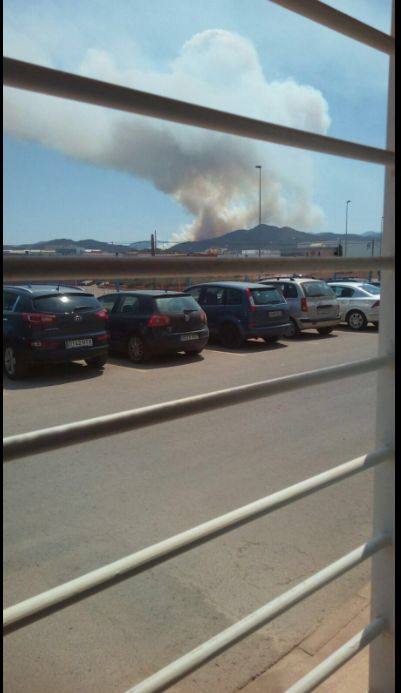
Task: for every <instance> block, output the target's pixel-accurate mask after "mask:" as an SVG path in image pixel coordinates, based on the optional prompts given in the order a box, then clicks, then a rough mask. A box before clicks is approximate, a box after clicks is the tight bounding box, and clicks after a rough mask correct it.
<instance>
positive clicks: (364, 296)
mask: <svg viewBox="0 0 401 693" xmlns="http://www.w3.org/2000/svg"><path fill="white" fill-rule="evenodd" d="M330 286H331V288H332V289H333V291H334V292H335V294H336V296H337V300H338V302H339V304H340V314H341V320H342V321H343V322H346V323H347V324H348V326H349V327H350V328H351V329H352V330H362V329H364V328H365V327H366V325H367V324H368V322H372V323H373V324H374V325H375V327H377V326H378V324H379V306H380V287H377V286H374V285H373V284H369V283H367V282H353V283H351V282H344V283H343V282H330Z"/></svg>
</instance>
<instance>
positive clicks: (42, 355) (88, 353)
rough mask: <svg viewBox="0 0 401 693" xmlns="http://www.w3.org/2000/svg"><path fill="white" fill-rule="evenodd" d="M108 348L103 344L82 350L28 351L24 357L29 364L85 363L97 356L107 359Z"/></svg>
mask: <svg viewBox="0 0 401 693" xmlns="http://www.w3.org/2000/svg"><path fill="white" fill-rule="evenodd" d="M108 351H109V349H108V346H107V345H106V346H105V345H104V344H102V345H100V346H94V347H84V348H82V349H33V348H32V349H26V350H24V351H23V356H24V358H25V359H26V361H27V362H28V363H69V362H71V361H85V360H86V359H90V358H95V357H97V356H104V357H107V355H108Z"/></svg>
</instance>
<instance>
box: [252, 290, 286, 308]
mask: <svg viewBox="0 0 401 693" xmlns="http://www.w3.org/2000/svg"><path fill="white" fill-rule="evenodd" d="M251 297H252V301H253V304H254V305H255V306H266V305H268V304H269V303H270V304H271V303H283V302H284V299H283V297H282V295H281V294H280V292H279V291H277V289H273V288H269V287H267V288H266V289H251Z"/></svg>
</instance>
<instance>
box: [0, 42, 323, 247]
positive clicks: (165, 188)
mask: <svg viewBox="0 0 401 693" xmlns="http://www.w3.org/2000/svg"><path fill="white" fill-rule="evenodd" d="M24 57H25V59H32V60H35V55H33V56H32V55H29V56H24ZM37 62H41V61H40V60H37ZM47 64H49V60H47ZM76 72H78V73H80V74H85V75H87V76H92V77H95V78H97V79H102V80H105V81H111V82H115V83H119V84H124V85H127V86H133V87H135V88H138V89H143V90H144V91H151V92H155V93H158V94H162V95H166V96H167V95H168V96H174V97H175V98H178V99H184V100H187V101H192V102H195V103H202V104H204V105H209V106H212V107H215V108H220V109H222V110H226V111H231V112H234V113H240V114H244V115H248V116H251V117H255V118H259V119H264V120H270V121H273V122H277V123H280V124H283V125H288V126H292V127H297V128H302V129H306V130H310V131H313V132H318V133H325V132H327V129H328V127H329V125H330V117H329V114H328V105H327V102H326V100H325V99H324V97H323V95H322V94H321V92H320V91H318V90H316V89H314V88H313V87H311V86H307V85H300V84H297V83H296V82H295V81H294V80H292V79H288V80H284V81H271V82H268V81H267V80H266V77H265V76H264V74H263V71H262V68H261V65H260V62H259V59H258V56H257V53H256V51H255V49H254V47H253V45H252V44H251V43H250V41H248V40H247V39H245V38H244V37H242V36H239V35H237V34H234V33H231V32H228V31H223V30H218V29H213V30H209V31H204V32H202V33H199V34H196V35H195V36H193V37H192V38H191V39H190V40H189V41H187V42H186V43H185V44H184V45H183V47H182V49H181V51H180V53H179V54H178V56H177V58H176V59H175V60H174V61H172V62H171V63H170V65H169V66H168V70H167V71H166V72H155V71H152V70H147V69H143V68H137V67H133V68H131V69H129V70H121V69H119V68H118V66H117V65H116V64H115V62H114V60H113V59H112V57H111V56H110V55H109V54H108V53H106V52H104V51H99V50H95V49H90V50H88V51H87V53H86V55H85V57H84V60H83V61H82V63H81V64H80V65H79V66H77V68H76ZM4 124H5V130H6V131H7V132H8V133H9V134H10V135H12V136H15V137H18V138H22V139H26V140H30V141H34V142H37V143H40V144H42V145H43V146H45V147H49V148H52V149H56V150H58V151H60V152H62V153H63V154H65V155H67V156H70V157H73V158H74V159H79V160H82V161H84V162H86V163H89V164H92V165H95V166H100V167H106V168H111V169H115V170H117V171H123V172H127V173H129V174H131V175H133V176H138V177H140V178H143V179H146V180H148V181H150V182H151V183H152V184H153V185H154V186H155V187H156V188H157V189H158V190H160V191H162V192H163V193H166V194H168V195H170V196H172V197H173V198H174V199H175V200H176V201H177V202H178V203H179V204H181V205H182V206H183V207H184V208H185V209H186V210H187V211H188V212H190V214H191V215H192V216H193V222H192V223H190V224H189V225H188V226H187V227H186V228H185V229H181V230H180V232H179V233H177V234H176V240H178V239H183V238H205V237H212V236H217V235H220V234H222V233H225V232H226V231H231V230H233V229H236V228H248V227H250V226H253V225H255V224H256V223H257V220H258V180H259V179H258V176H259V172H258V171H257V170H256V169H255V165H256V164H260V165H262V221H263V222H264V223H270V224H277V225H279V226H295V227H297V228H303V229H313V228H317V227H319V226H321V224H322V223H323V219H324V215H323V212H322V210H321V209H320V207H319V206H318V205H316V204H315V203H314V202H313V188H314V180H313V164H312V159H311V157H310V155H308V154H306V153H303V152H300V151H296V150H290V149H287V148H283V147H277V146H274V145H269V144H265V143H258V142H254V141H252V140H245V139H241V138H236V137H231V136H228V135H224V134H220V133H213V132H209V131H205V130H201V129H197V128H192V127H185V126H180V125H176V124H173V123H167V122H162V121H158V120H155V119H150V118H144V117H141V116H133V115H129V114H121V113H119V112H117V111H111V110H109V109H102V108H97V107H93V106H87V105H85V104H79V103H75V102H70V101H64V100H61V99H56V98H52V97H46V96H41V95H37V94H31V93H29V92H23V91H20V90H15V89H6V90H5V98H4Z"/></svg>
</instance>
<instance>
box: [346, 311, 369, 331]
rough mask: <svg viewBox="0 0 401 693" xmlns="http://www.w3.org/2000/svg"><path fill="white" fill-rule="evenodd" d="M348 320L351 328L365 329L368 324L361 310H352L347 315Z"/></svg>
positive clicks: (356, 329)
mask: <svg viewBox="0 0 401 693" xmlns="http://www.w3.org/2000/svg"><path fill="white" fill-rule="evenodd" d="M346 322H347V325H348V327H349V328H350V329H351V330H355V331H358V330H363V329H365V327H366V325H367V320H366V318H365V316H364V314H363V313H362V312H361V311H360V310H356V309H355V310H350V312H349V313H348V315H347V317H346Z"/></svg>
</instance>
